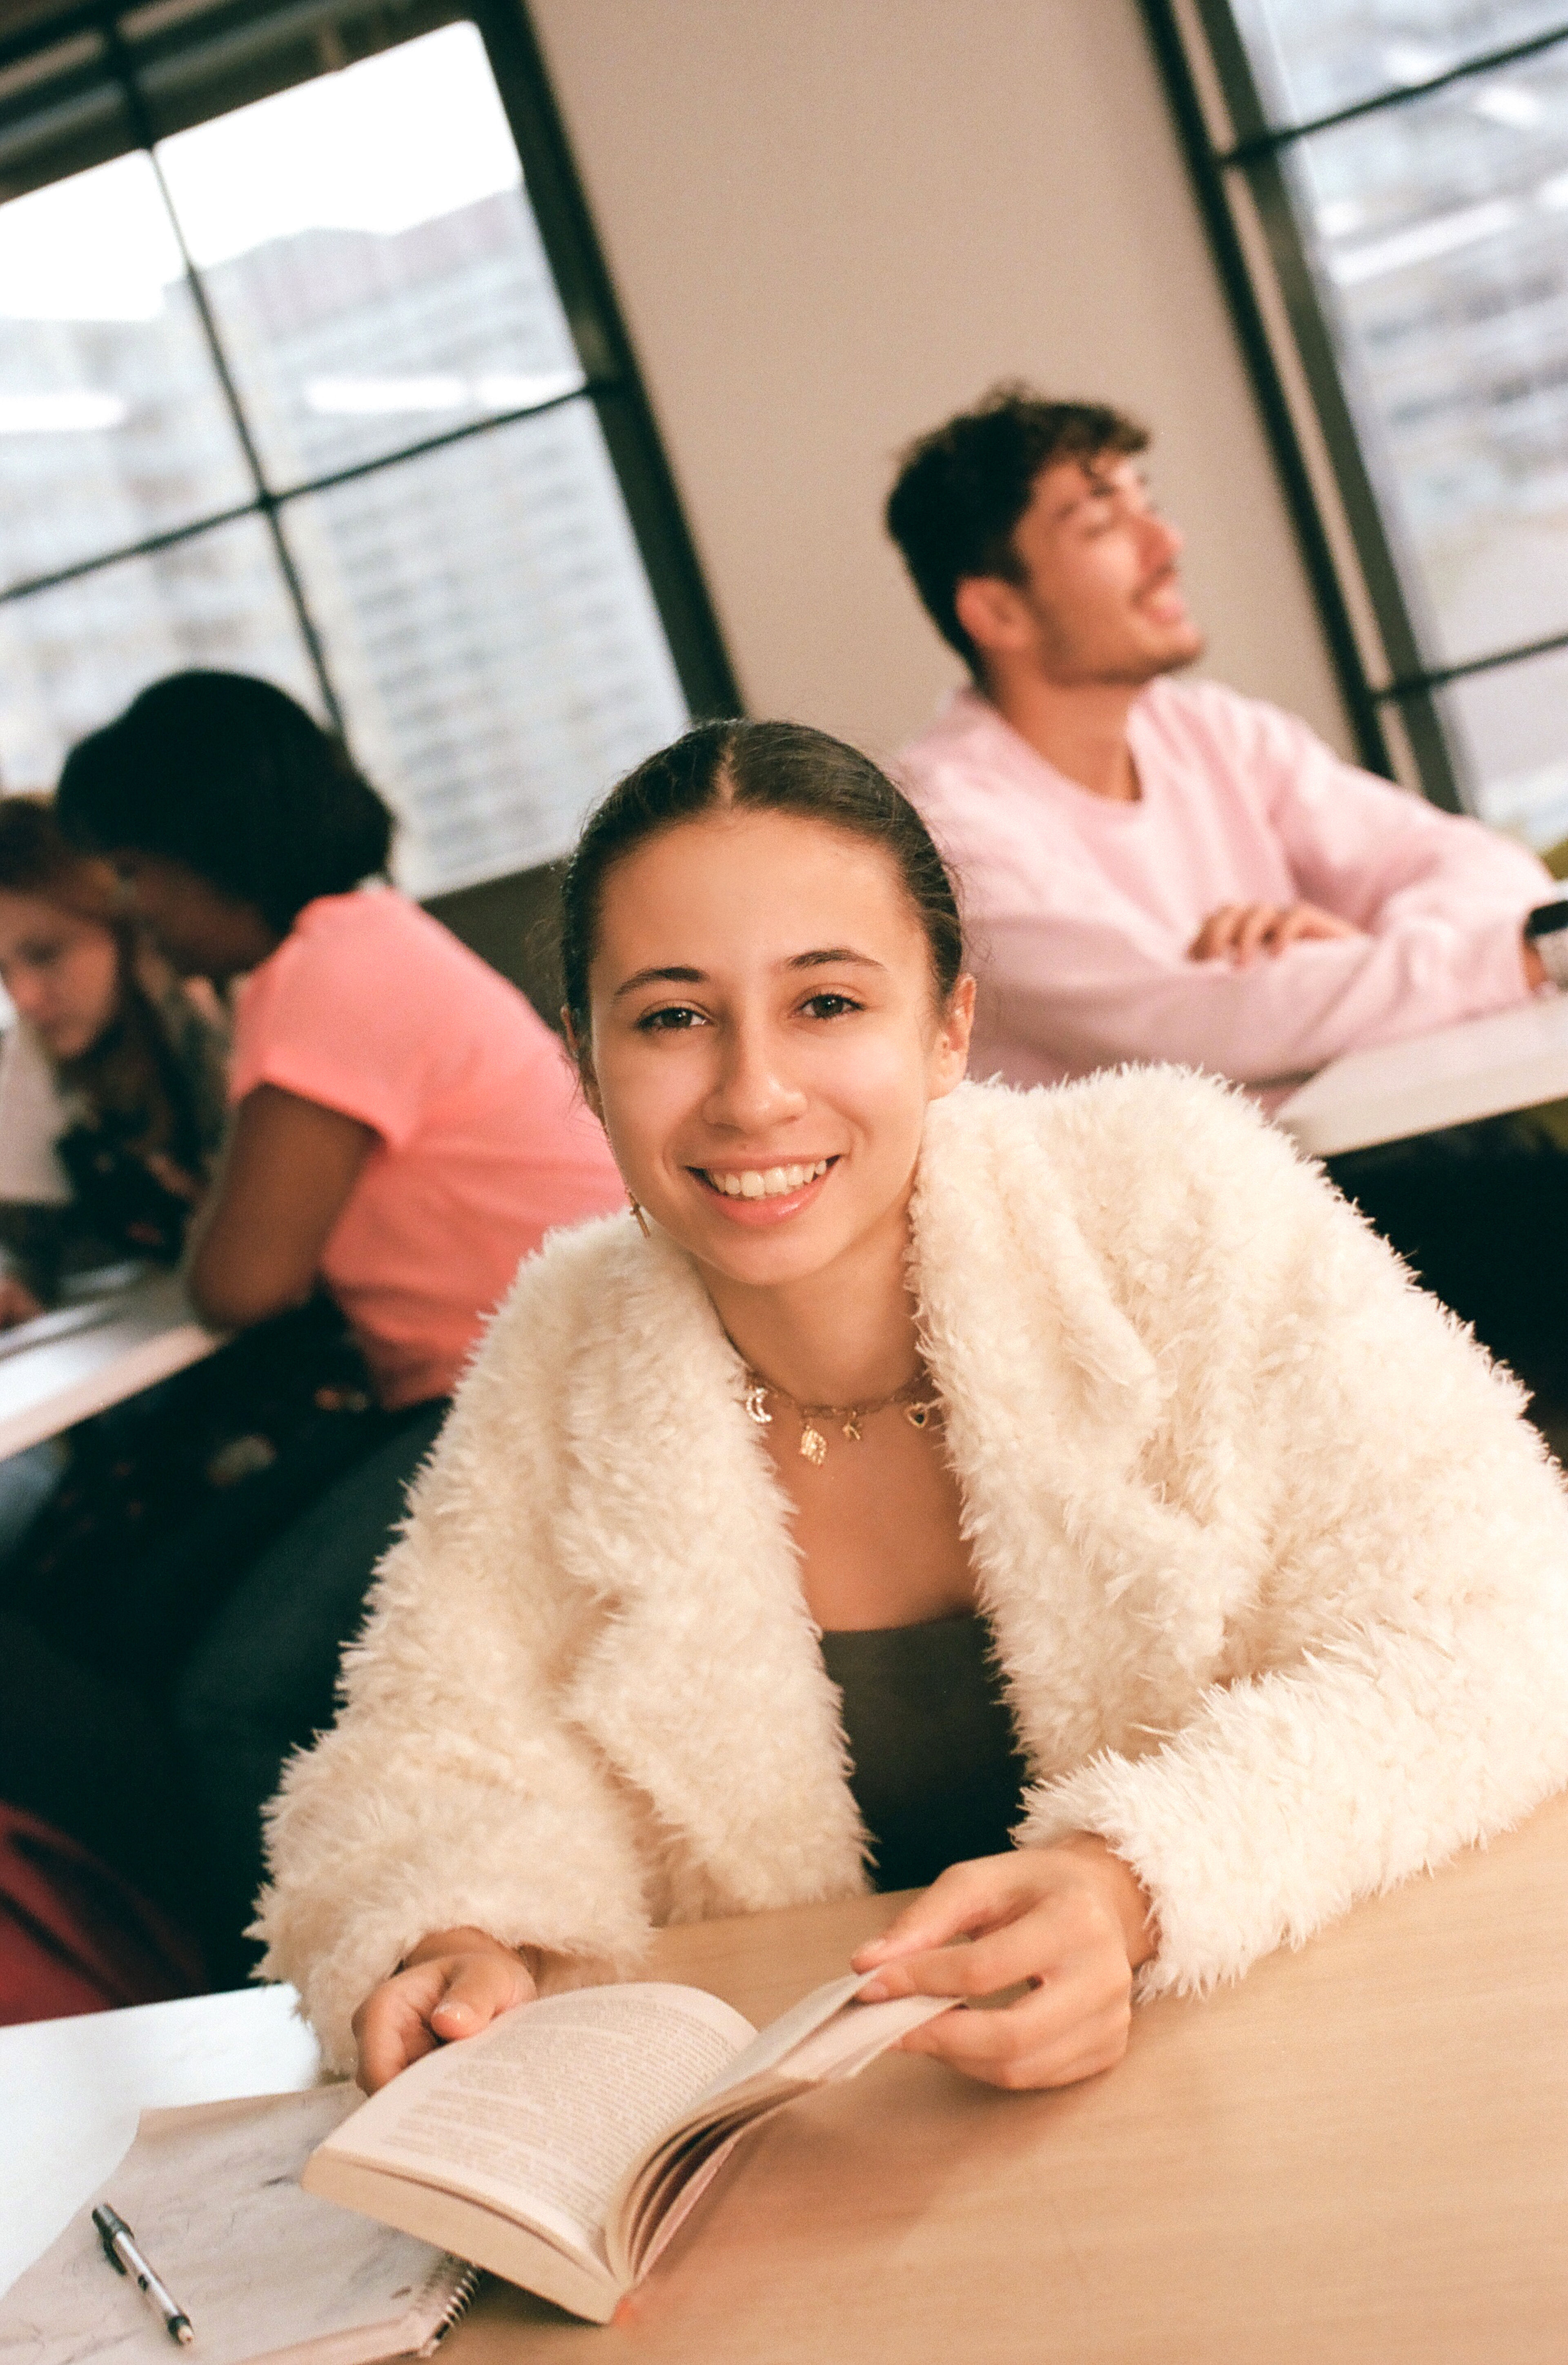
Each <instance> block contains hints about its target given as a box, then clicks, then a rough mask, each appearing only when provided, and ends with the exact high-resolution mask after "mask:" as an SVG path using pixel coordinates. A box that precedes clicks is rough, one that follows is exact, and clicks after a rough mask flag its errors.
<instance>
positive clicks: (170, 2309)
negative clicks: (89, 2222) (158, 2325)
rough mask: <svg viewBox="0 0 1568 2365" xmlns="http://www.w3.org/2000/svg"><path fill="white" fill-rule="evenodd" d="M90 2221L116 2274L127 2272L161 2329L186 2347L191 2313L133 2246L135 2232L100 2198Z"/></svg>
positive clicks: (191, 2337)
mask: <svg viewBox="0 0 1568 2365" xmlns="http://www.w3.org/2000/svg"><path fill="white" fill-rule="evenodd" d="M93 2223H94V2225H95V2226H96V2227H97V2229H98V2239H99V2241H100V2242H102V2244H103V2246H104V2256H105V2258H106V2259H107V2260H108V2262H109V2264H110V2266H111V2267H113V2268H114V2270H115V2271H116V2273H117V2274H121V2275H129V2277H130V2279H131V2281H132V2282H133V2283H134V2284H135V2285H136V2288H137V2290H138V2291H139V2292H140V2293H141V2294H142V2296H143V2298H144V2299H145V2300H146V2302H147V2304H148V2306H149V2307H150V2308H152V2309H154V2310H155V2311H156V2312H157V2314H158V2315H161V2316H162V2319H163V2329H164V2331H165V2332H166V2333H167V2334H168V2336H169V2337H170V2339H171V2340H177V2341H178V2342H179V2344H180V2346H181V2348H189V2347H190V2345H191V2343H192V2341H193V2340H194V2339H195V2338H196V2334H195V2332H194V2331H193V2330H192V2329H191V2320H190V2317H189V2316H188V2315H186V2314H185V2309H184V2308H183V2307H182V2306H181V2305H180V2303H179V2301H178V2300H177V2299H176V2298H175V2297H174V2292H172V2291H171V2290H170V2289H169V2286H168V2284H167V2283H165V2282H161V2281H159V2279H158V2277H157V2276H156V2275H155V2274H154V2273H153V2271H152V2269H151V2266H150V2265H149V2264H148V2262H147V2260H146V2259H144V2258H143V2257H142V2255H141V2253H140V2250H139V2249H138V2248H137V2247H136V2236H135V2235H134V2234H133V2233H132V2232H131V2230H130V2227H129V2225H127V2224H126V2222H125V2219H124V2218H123V2217H121V2216H119V2215H118V2214H117V2212H116V2211H114V2210H113V2209H111V2208H110V2207H109V2204H108V2202H106V2201H104V2202H99V2204H98V2206H97V2208H96V2209H95V2210H94V2212H93Z"/></svg>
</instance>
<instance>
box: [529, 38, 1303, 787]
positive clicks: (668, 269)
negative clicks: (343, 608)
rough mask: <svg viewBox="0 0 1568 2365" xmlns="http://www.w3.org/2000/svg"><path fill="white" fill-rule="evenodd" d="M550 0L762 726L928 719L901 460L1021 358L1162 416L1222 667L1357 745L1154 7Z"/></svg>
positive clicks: (615, 262) (583, 143) (880, 733)
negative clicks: (1188, 151) (902, 523)
mask: <svg viewBox="0 0 1568 2365" xmlns="http://www.w3.org/2000/svg"><path fill="white" fill-rule="evenodd" d="M532 8H533V16H534V21H535V23H536V25H537V28H538V30H539V33H540V37H541V39H542V41H543V46H544V49H545V52H546V56H547V59H548V62H549V64H550V67H551V70H552V73H553V77H554V84H555V88H556V92H557V95H558V97H559V100H560V103H561V106H562V108H563V111H564V113H565V116H566V123H567V129H568V131H569V133H570V135H571V138H572V140H573V143H574V146H575V149H576V152H577V162H578V165H579V168H580V170H581V173H582V174H583V178H584V181H585V183H586V185H587V189H588V198H589V202H590V204H591V206H592V207H593V209H594V213H595V216H596V219H597V221H598V224H599V234H600V236H601V238H602V240H603V242H604V246H605V249H606V252H607V253H608V256H609V260H610V268H611V270H612V271H613V273H614V275H615V279H616V283H617V286H618V288H619V291H620V296H621V300H622V306H623V308H624V310H625V314H626V317H627V319H628V322H629V324H630V328H631V331H632V335H633V340H634V342H635V344H636V347H637V351H638V353H639V356H640V358H641V362H642V365H643V368H644V373H645V375H646V380H647V384H648V388H649V392H650V394H651V396H652V398H653V401H654V404H655V409H656V410H657V413H658V416H659V420H660V423H661V426H662V429H663V432H664V435H665V438H666V445H667V449H668V451H669V454H670V457H671V460H672V463H673V465H674V467H675V471H676V474H677V476H678V479H679V482H680V486H681V489H682V493H683V496H684V499H685V501H686V505H687V511H688V515H689V519H690V521H691V524H692V527H693V530H694V532H695V533H696V536H697V540H698V544H699V545H700V551H701V555H702V559H703V562H704V565H705V567H706V569H707V574H708V579H709V582H710V585H711V589H712V592H713V596H714V599H715V600H716V602H717V605H718V609H719V611H720V616H721V619H722V624H723V627H724V631H725V633H726V635H727V637H728V641H729V644H730V648H731V652H732V655H733V656H734V660H735V664H736V667H737V668H738V670H739V673H740V675H741V678H742V683H743V687H744V689H745V694H746V697H747V701H748V703H749V705H750V707H751V709H752V711H753V712H757V713H779V714H790V715H794V716H797V717H800V718H801V719H804V720H807V721H810V722H813V723H820V724H823V726H825V727H826V728H828V729H832V730H836V731H839V732H841V733H843V734H846V735H847V736H849V737H852V738H856V739H858V740H860V741H861V742H863V743H864V744H866V745H868V746H871V747H873V748H878V749H882V750H886V749H888V748H890V746H892V745H895V744H896V743H897V742H898V740H899V739H900V738H901V737H902V735H904V734H906V733H908V732H909V731H911V730H912V729H913V728H914V727H915V726H916V725H918V723H920V722H921V721H922V719H923V718H924V715H925V713H926V712H928V710H929V709H930V707H931V706H932V704H933V702H934V701H935V698H936V697H937V695H938V693H939V691H940V690H941V689H942V688H943V686H944V684H945V683H946V682H947V681H949V680H951V679H952V678H955V676H956V673H957V671H958V668H957V667H956V665H955V662H954V661H953V660H952V659H951V658H950V657H949V656H948V655H947V653H946V650H945V649H944V648H943V646H942V644H941V643H940V642H939V641H938V640H937V638H936V636H935V633H933V632H932V631H931V630H930V628H929V626H928V625H927V624H926V622H925V620H924V616H923V615H922V614H921V612H920V611H919V610H918V609H917V607H916V605H915V602H914V600H913V594H912V593H911V592H910V591H909V589H908V588H907V587H906V584H905V582H904V579H903V576H902V567H901V565H900V562H899V560H898V557H897V554H896V553H895V552H894V551H893V550H892V548H891V546H890V544H888V543H887V542H886V541H885V539H884V537H883V534H882V531H881V526H880V522H879V510H880V504H881V501H882V498H883V496H884V494H885V492H886V489H887V486H888V483H889V481H890V476H891V472H892V457H893V454H894V453H895V452H896V451H897V449H898V448H899V446H900V445H901V443H903V442H904V440H905V439H906V438H908V437H909V436H911V435H913V434H914V433H916V432H919V431H920V430H921V429H923V428H924V427H927V426H930V425H932V424H934V423H935V421H936V420H939V419H940V418H942V417H943V416H945V415H946V413H947V412H948V411H950V410H953V409H958V408H959V407H960V406H962V405H963V404H965V403H966V402H968V401H969V400H971V399H972V398H973V397H974V396H975V395H976V394H978V393H979V392H980V389H981V388H982V387H985V386H986V385H988V384H989V383H990V382H991V380H993V379H994V378H997V377H1000V376H1004V375H1007V376H1014V375H1026V376H1028V377H1031V378H1033V379H1035V380H1036V382H1038V383H1039V384H1041V385H1042V386H1044V387H1047V389H1048V390H1050V391H1052V392H1057V393H1088V394H1092V395H1096V396H1102V397H1105V398H1109V399H1111V400H1113V401H1115V402H1118V403H1122V404H1124V405H1126V406H1127V407H1128V408H1130V409H1134V410H1136V411H1138V412H1140V413H1142V414H1143V415H1145V416H1146V417H1148V419H1149V420H1151V422H1153V423H1154V424H1155V425H1156V426H1157V427H1158V431H1159V435H1158V442H1157V445H1156V449H1155V454H1154V476H1155V482H1156V486H1157V488H1158V489H1159V494H1160V496H1161V498H1162V499H1163V500H1164V502H1165V505H1166V507H1167V508H1168V509H1169V510H1170V512H1171V513H1172V514H1173V515H1174V516H1175V517H1176V518H1177V519H1178V520H1179V521H1181V522H1182V524H1183V525H1184V527H1185V529H1186V532H1187V536H1188V559H1187V577H1188V583H1189V588H1190V590H1191V593H1192V595H1193V602H1194V605H1195V607H1196V609H1197V611H1198V612H1199V614H1200V615H1201V616H1202V617H1203V619H1204V622H1206V624H1207V626H1208V628H1209V633H1210V653H1209V658H1208V661H1207V668H1206V669H1207V670H1209V671H1211V672H1213V673H1215V674H1216V675H1218V676H1220V677H1221V678H1225V679H1227V680H1229V681H1232V682H1234V683H1235V684H1237V686H1238V687H1239V688H1242V689H1249V690H1251V691H1254V692H1256V693H1257V694H1259V695H1260V696H1264V697H1269V698H1273V699H1277V700H1279V701H1281V702H1282V704H1285V705H1287V706H1291V707H1294V709H1296V710H1297V711H1298V712H1301V713H1303V714H1305V715H1306V716H1307V717H1308V719H1309V720H1310V721H1312V722H1313V723H1315V724H1316V725H1317V727H1318V728H1319V729H1321V730H1323V731H1325V732H1326V733H1327V734H1328V735H1329V736H1330V737H1331V738H1333V739H1334V740H1335V741H1336V742H1337V743H1338V744H1339V745H1342V746H1347V747H1348V745H1349V738H1348V734H1347V732H1346V728H1345V724H1344V720H1343V716H1342V714H1341V712H1340V708H1339V703H1338V696H1337V693H1336V690H1335V688H1334V683H1333V678H1332V675H1331V672H1330V669H1329V665H1328V661H1327V656H1326V654H1325V651H1324V647H1323V643H1322V637H1321V633H1320V632H1319V629H1318V626H1317V622H1316V615H1315V612H1314V610H1313V606H1312V601H1311V597H1310V593H1309V591H1308V588H1307V586H1306V582H1305V577H1304V574H1303V571H1302V568H1301V565H1300V562H1299V560H1298V558H1297V555H1296V551H1295V546H1294V541H1293V538H1292V534H1291V530H1290V525H1289V521H1288V519H1287V517H1286V514H1285V510H1284V506H1283V503H1282V498H1281V495H1280V491H1279V488H1278V485H1277V483H1276V480H1275V477H1274V475H1273V471H1272V467H1271V462H1270V458H1269V454H1268V451H1267V448H1266V446H1265V443H1264V440H1263V434H1262V431H1261V428H1260V424H1259V421H1258V419H1257V416H1256V412H1255V409H1254V406H1253V402H1252V398H1251V395H1250V392H1249V387H1248V384H1247V380H1246V377H1245V374H1244V370H1243V366H1242V363H1241V360H1240V357H1239V354H1238V350H1237V347H1236V343H1235V339H1234V336H1233V333H1232V331H1231V328H1230V325H1229V320H1228V317H1227V315H1226V308H1225V302H1224V297H1223V293H1222V290H1221V288H1220V286H1219V284H1218V281H1217V279H1216V276H1215V270H1214V266H1213V263H1212V262H1211V260H1210V256H1209V252H1208V249H1207V247H1206V244H1205V242H1204V232H1203V226H1202V222H1201V220H1200V218H1199V216H1198V213H1197V209H1196V207H1195V205H1194V202H1193V197H1192V195H1191V192H1190V189H1189V186H1188V183H1187V180H1186V177H1185V173H1184V168H1183V165H1182V158H1181V154H1180V151H1179V150H1178V147H1177V144H1176V140H1175V135H1174V132H1173V130H1172V128H1171V125H1170V118H1169V114H1168V110H1167V106H1166V103H1165V98H1164V94H1163V91H1162V89H1161V87H1160V84H1159V78H1158V74H1157V72H1156V68H1155V65H1154V62H1153V59H1152V56H1151V55H1150V53H1149V50H1148V46H1147V41H1146V38H1145V35H1144V32H1143V28H1142V25H1141V22H1140V18H1139V15H1138V10H1137V0H532Z"/></svg>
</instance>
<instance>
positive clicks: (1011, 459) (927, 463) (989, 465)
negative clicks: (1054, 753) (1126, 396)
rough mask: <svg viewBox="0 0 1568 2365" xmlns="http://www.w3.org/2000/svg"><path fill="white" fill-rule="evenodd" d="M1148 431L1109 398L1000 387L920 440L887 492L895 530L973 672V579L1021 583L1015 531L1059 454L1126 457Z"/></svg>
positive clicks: (929, 608) (1143, 446) (929, 607)
mask: <svg viewBox="0 0 1568 2365" xmlns="http://www.w3.org/2000/svg"><path fill="white" fill-rule="evenodd" d="M1147 450H1148V429H1147V428H1146V427H1144V426H1142V425H1141V424H1140V423H1139V421H1138V420H1136V419H1131V418H1129V417H1128V416H1127V414H1126V411H1124V410H1114V409H1112V408H1111V406H1110V404H1109V403H1104V402H1048V401H1047V399H1046V398H1045V396H1044V395H1042V394H1037V393H1036V391H1035V389H1034V387H1028V386H1023V385H1006V386H994V387H991V391H990V393H989V394H986V395H982V396H981V398H980V401H979V402H978V403H977V404H976V405H975V407H974V409H972V410H961V411H959V413H958V417H957V418H956V419H949V420H947V422H946V425H945V426H942V427H935V428H933V429H932V431H931V432H930V434H929V435H922V436H920V437H919V438H918V439H917V440H916V441H915V442H914V443H912V444H911V445H910V446H909V448H908V450H907V451H906V452H905V453H904V454H903V455H902V459H901V461H900V464H899V473H898V479H897V481H896V483H895V484H894V486H893V488H892V491H891V492H890V494H889V495H888V507H887V523H888V532H890V534H891V535H892V538H893V540H894V541H895V542H896V543H897V544H898V546H899V548H900V550H902V553H903V556H904V564H905V565H906V566H908V568H909V571H910V574H911V575H912V576H913V578H914V588H915V589H916V590H917V591H918V592H919V594H920V596H921V599H922V600H923V601H924V606H925V611H926V613H927V614H928V615H929V617H930V618H931V621H932V622H933V623H934V624H935V627H936V629H937V631H938V632H939V633H941V635H942V637H943V639H944V640H945V641H946V642H947V643H948V644H949V645H950V646H951V647H953V648H955V649H957V650H958V655H959V656H961V657H962V658H963V660H964V663H965V664H966V665H967V666H968V667H969V670H970V672H971V673H974V674H977V675H978V673H979V671H980V652H979V651H978V650H977V648H976V647H975V644H974V643H973V642H972V641H971V640H970V638H969V634H968V633H966V632H965V630H964V628H963V626H962V624H960V623H959V622H958V613H957V611H956V609H955V606H954V598H955V595H956V593H957V591H958V586H959V584H960V583H962V582H963V581H964V580H965V578H966V577H969V576H970V575H999V576H1001V577H1002V580H1003V581H1004V582H1007V583H1022V582H1023V580H1024V579H1025V578H1024V567H1023V565H1022V562H1021V561H1020V559H1019V556H1018V553H1017V551H1016V550H1015V548H1014V542H1013V534H1014V528H1015V527H1016V525H1017V523H1018V521H1019V519H1020V518H1021V517H1022V516H1023V514H1024V512H1025V510H1026V509H1027V508H1028V506H1029V501H1030V498H1031V496H1032V495H1033V493H1034V489H1035V486H1036V481H1037V480H1038V478H1039V476H1040V475H1041V472H1042V471H1043V470H1044V469H1047V468H1050V467H1054V466H1055V465H1056V464H1057V462H1058V460H1084V461H1094V460H1103V459H1107V458H1114V459H1118V460H1120V459H1126V458H1127V457H1129V456H1130V455H1131V454H1133V453H1135V452H1143V451H1147Z"/></svg>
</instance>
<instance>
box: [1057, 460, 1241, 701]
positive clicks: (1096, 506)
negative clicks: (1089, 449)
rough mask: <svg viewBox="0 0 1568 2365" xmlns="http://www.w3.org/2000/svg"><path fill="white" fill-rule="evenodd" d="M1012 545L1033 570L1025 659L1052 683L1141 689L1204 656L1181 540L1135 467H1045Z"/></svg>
mask: <svg viewBox="0 0 1568 2365" xmlns="http://www.w3.org/2000/svg"><path fill="white" fill-rule="evenodd" d="M1013 543H1014V549H1015V550H1016V551H1017V553H1018V555H1019V557H1020V559H1021V560H1022V561H1023V564H1024V566H1025V569H1026V580H1025V582H1024V583H1023V584H1022V585H1019V586H1016V587H1015V592H1016V597H1017V599H1018V600H1019V602H1020V603H1021V614H1020V617H1019V623H1020V626H1021V627H1022V628H1023V630H1022V639H1021V644H1020V646H1019V648H1018V651H1017V654H1018V655H1020V656H1023V657H1024V658H1025V661H1026V662H1028V663H1030V664H1031V665H1032V667H1034V668H1035V669H1036V670H1037V671H1038V672H1040V673H1041V674H1043V675H1044V676H1045V678H1047V680H1048V681H1051V682H1054V683H1056V684H1058V685H1059V686H1060V687H1062V688H1063V689H1073V688H1078V687H1080V686H1083V685H1088V684H1091V683H1097V682H1118V683H1128V684H1139V683H1142V682H1146V681H1152V680H1153V679H1154V678H1155V677H1156V676H1157V675H1159V674H1162V673H1170V672H1171V671H1173V670H1174V668H1175V667H1178V666H1184V665H1191V664H1192V662H1193V659H1194V658H1195V657H1198V656H1202V654H1203V647H1204V636H1203V634H1202V633H1201V632H1200V631H1199V630H1198V627H1197V625H1196V624H1195V623H1194V622H1193V619H1192V617H1191V615H1190V614H1189V613H1188V610H1187V603H1186V600H1184V599H1183V598H1182V587H1181V583H1180V580H1179V578H1178V575H1177V565H1176V562H1177V559H1178V557H1179V556H1180V555H1181V550H1182V537H1181V535H1180V534H1179V533H1178V532H1177V531H1176V529H1175V527H1174V526H1173V525H1170V524H1169V523H1168V522H1167V521H1166V520H1165V519H1164V518H1162V517H1161V516H1160V515H1159V511H1158V510H1156V509H1155V508H1154V506H1153V503H1152V502H1151V500H1150V499H1149V494H1148V487H1147V485H1146V484H1145V483H1144V480H1143V477H1142V475H1141V474H1140V472H1139V470H1138V467H1137V463H1136V462H1135V461H1133V460H1130V459H1118V458H1117V457H1115V456H1114V454H1107V455H1106V457H1105V458H1104V459H1103V461H1090V462H1087V463H1086V462H1084V461H1081V460H1063V461H1059V462H1058V464H1057V465H1055V466H1054V467H1049V468H1047V469H1045V470H1044V471H1043V472H1042V473H1041V475H1040V476H1039V477H1038V478H1037V479H1036V485H1035V491H1034V497H1033V499H1031V501H1030V503H1029V506H1028V508H1027V509H1026V510H1025V512H1024V514H1023V516H1022V517H1021V518H1020V519H1019V521H1018V524H1017V526H1016V528H1015V530H1014V536H1013Z"/></svg>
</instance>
